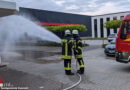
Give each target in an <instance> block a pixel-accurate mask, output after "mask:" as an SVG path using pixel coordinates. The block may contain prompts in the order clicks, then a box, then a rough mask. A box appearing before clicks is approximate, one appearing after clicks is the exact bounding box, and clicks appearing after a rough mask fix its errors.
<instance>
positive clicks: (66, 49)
mask: <svg viewBox="0 0 130 90" xmlns="http://www.w3.org/2000/svg"><path fill="white" fill-rule="evenodd" d="M67 53H68V44H67V43H66V44H65V56H67Z"/></svg>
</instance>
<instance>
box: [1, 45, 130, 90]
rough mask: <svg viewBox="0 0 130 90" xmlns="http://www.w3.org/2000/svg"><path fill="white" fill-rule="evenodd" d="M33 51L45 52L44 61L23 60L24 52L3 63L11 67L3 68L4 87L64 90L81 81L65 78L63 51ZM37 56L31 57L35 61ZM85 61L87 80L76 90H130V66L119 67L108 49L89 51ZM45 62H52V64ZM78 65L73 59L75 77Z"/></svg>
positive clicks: (85, 77) (70, 77) (91, 47)
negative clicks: (107, 54)
mask: <svg viewBox="0 0 130 90" xmlns="http://www.w3.org/2000/svg"><path fill="white" fill-rule="evenodd" d="M21 48H23V47H21ZM32 48H33V49H36V48H37V51H39V50H40V51H41V50H44V52H42V54H44V55H43V57H42V55H40V56H38V57H40V62H37V60H39V58H38V57H33V58H27V57H28V56H26V59H24V58H22V57H25V55H24V54H23V53H21V52H20V53H19V54H17V55H16V54H13V55H11V56H8V58H7V57H6V58H4V59H3V62H6V63H8V65H7V67H4V68H0V77H1V78H2V80H3V82H4V83H11V84H12V85H13V86H15V87H18V86H19V87H28V88H29V89H28V90H62V89H63V88H65V87H68V86H70V85H72V84H74V83H76V82H77V81H78V79H79V78H78V76H77V75H74V76H66V75H65V74H64V67H63V60H61V58H59V57H60V54H59V53H60V52H61V50H60V49H61V48H58V47H57V48H53V47H49V48H48V47H32ZM31 50H32V49H31ZM50 51H51V54H50V55H49V53H50ZM52 52H53V53H52ZM55 52H56V53H55ZM57 52H59V53H57ZM35 53H36V52H35ZM35 53H33V54H32V53H28V54H29V55H30V57H31V56H33V55H35ZM45 53H46V54H45ZM12 56H13V57H12ZM37 58H38V59H37ZM83 59H84V62H85V74H84V75H82V79H83V80H82V82H81V83H80V85H78V86H76V87H75V88H73V89H72V90H129V88H130V78H129V77H130V74H129V73H130V64H129V63H128V64H123V63H118V62H116V61H115V58H114V57H113V56H111V57H107V56H105V54H104V49H103V48H101V46H100V45H91V46H89V47H85V48H84V58H83ZM44 60H46V61H47V60H49V62H45V61H44ZM41 62H42V63H41ZM75 63H76V60H75V59H74V58H73V59H72V71H73V72H74V73H76V64H75Z"/></svg>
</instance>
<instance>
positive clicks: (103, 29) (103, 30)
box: [100, 18, 104, 37]
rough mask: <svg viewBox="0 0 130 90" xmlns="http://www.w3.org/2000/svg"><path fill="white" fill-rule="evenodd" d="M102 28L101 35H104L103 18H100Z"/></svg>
mask: <svg viewBox="0 0 130 90" xmlns="http://www.w3.org/2000/svg"><path fill="white" fill-rule="evenodd" d="M100 30H101V37H104V35H103V32H104V27H103V18H101V19H100Z"/></svg>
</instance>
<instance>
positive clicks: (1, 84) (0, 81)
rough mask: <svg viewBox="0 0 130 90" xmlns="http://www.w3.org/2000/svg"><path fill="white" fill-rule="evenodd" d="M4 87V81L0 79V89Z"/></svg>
mask: <svg viewBox="0 0 130 90" xmlns="http://www.w3.org/2000/svg"><path fill="white" fill-rule="evenodd" d="M1 87H3V83H2V79H1V78H0V88H1Z"/></svg>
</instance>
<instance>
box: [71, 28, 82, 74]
mask: <svg viewBox="0 0 130 90" xmlns="http://www.w3.org/2000/svg"><path fill="white" fill-rule="evenodd" d="M72 34H73V38H74V42H73V50H74V55H75V58H76V59H77V60H78V63H79V65H80V69H79V70H78V71H77V73H79V74H84V61H83V58H82V57H83V51H82V40H81V39H80V37H79V34H78V30H73V31H72Z"/></svg>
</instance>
